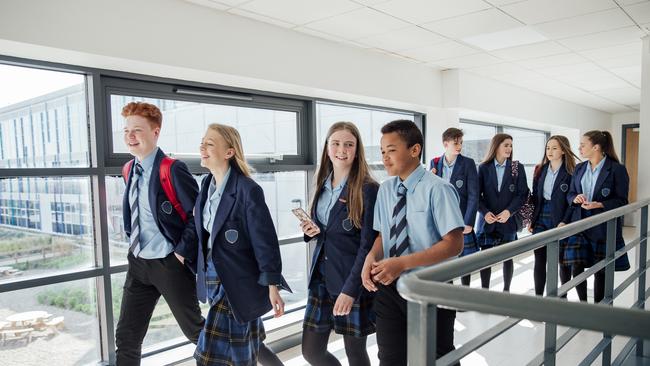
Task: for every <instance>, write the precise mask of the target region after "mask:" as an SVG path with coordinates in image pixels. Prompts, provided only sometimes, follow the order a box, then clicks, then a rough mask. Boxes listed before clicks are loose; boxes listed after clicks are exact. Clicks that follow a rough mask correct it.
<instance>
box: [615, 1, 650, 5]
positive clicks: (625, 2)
mask: <svg viewBox="0 0 650 366" xmlns="http://www.w3.org/2000/svg"><path fill="white" fill-rule="evenodd" d="M648 1H650V0H618V3H619V4H621V5H632V4H638V3H644V2H648Z"/></svg>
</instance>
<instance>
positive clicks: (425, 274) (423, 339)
mask: <svg viewBox="0 0 650 366" xmlns="http://www.w3.org/2000/svg"><path fill="white" fill-rule="evenodd" d="M648 205H650V198H645V199H642V200H639V201H637V202H635V203H632V204H629V205H626V206H623V207H619V208H617V209H613V210H610V211H607V212H604V213H601V214H598V215H594V216H591V217H589V218H586V219H583V220H580V221H578V222H575V223H571V224H569V225H566V226H563V227H561V228H555V229H551V230H548V231H545V232H542V233H539V234H535V235H531V236H527V237H525V238H522V239H520V240H516V241H514V242H511V243H507V244H504V245H501V246H499V247H496V248H492V249H490V250H488V251H481V252H479V253H475V254H472V255H470V256H466V257H462V258H458V259H455V260H453V261H447V262H444V263H440V264H437V265H435V266H432V267H428V268H423V269H420V270H416V271H413V272H410V273H407V274H404V275H402V277H401V278H400V280H399V282H398V284H397V288H398V290H399V292H400V294H401V295H402V296H403V297H404V298H405V299H407V300H408V301H409V303H408V327H409V330H408V337H409V338H408V342H409V351H408V357H409V364H410V365H437V364H443V365H448V364H454V363H456V362H458V361H459V360H460V359H461V358H462V357H464V356H466V355H467V354H469V353H470V352H472V351H473V350H475V349H477V348H479V347H480V346H482V345H483V344H485V343H487V342H489V341H491V340H492V339H494V338H496V337H497V336H499V335H500V334H502V333H503V332H505V331H507V330H508V329H510V328H511V327H512V326H514V325H515V324H516V323H517V322H519V320H521V319H530V320H534V321H539V322H544V323H545V346H544V350H543V352H542V354H541V355H539V356H537V357H536V358H535V359H533V361H531V362H530V363H529V364H530V365H539V364H542V363H543V364H545V365H555V358H556V353H557V351H558V350H559V348H561V347H563V346H564V345H565V344H566V343H567V342H568V341H569V340H570V339H571V338H573V337H574V336H575V335H576V334H577V333H578V332H579V331H578V330H575V329H569V330H568V331H567V332H565V333H564V334H563V335H561V336H560V337H559V339H557V336H556V335H557V326H558V325H564V326H568V327H573V328H579V329H588V330H593V331H598V332H603V334H604V335H603V340H602V341H601V342H600V343H599V344H598V346H597V347H595V348H594V349H593V351H592V352H590V353H589V355H587V357H586V358H585V360H584V361H583V363H588V361H589V360H592V359H593V358H594V357H598V355H601V354H602V357H603V364H604V365H605V364H606V365H609V364H610V363H611V343H612V336H613V335H614V334H615V335H622V336H627V337H632V338H633V339H631V340H630V341H629V342H628V343H627V345H626V346H625V347H624V349H623V352H628V353H629V352H631V350H632V349H634V348H635V346H636V353H637V355H643V354H644V352H643V339H649V340H650V312H648V311H644V310H643V309H644V306H645V301H646V300H647V298H648V297H649V296H648V295H646V294H647V293H648V292H647V291H646V288H645V275H646V269H647V268H648V267H649V266H650V261H646V253H647V236H648ZM639 209H640V210H641V225H640V234H639V237H638V238H636V239H634V240H632V241H631V242H630V243H628V244H627V245H626V246H625V247H624V248H622V249H619V250H618V251H616V250H615V241H616V226H617V223H618V221H619V220H618V219H619V218H620V217H621V216H623V215H625V214H628V213H632V212H634V211H637V210H639ZM603 223H607V238H606V239H607V240H606V242H607V244H606V247H607V249H606V258H605V259H604V260H603V261H601V262H599V263H597V264H596V265H594V266H593V267H592V268H591V269H590V270H588V271H586V272H584V273H582V274H581V275H580V276H578V277H576V278H574V279H573V280H571V281H569V282H568V283H566V284H564V285H563V286H561V287H560V288H559V289H560V290H561V292H559V295H563V294H565V293H566V292H568V290H569V289H571V288H573V287H575V286H576V285H577V284H579V283H581V282H583V281H584V280H585V279H586V278H587V277H588V276H590V275H592V274H593V273H595V272H596V271H598V270H604V272H605V298H604V299H603V301H602V302H601V303H599V304H587V303H576V302H569V301H566V300H564V299H559V298H558V297H557V296H558V283H557V282H558V281H557V280H558V278H557V277H558V276H557V269H558V251H559V241H560V240H561V239H564V238H566V237H569V236H571V235H575V234H578V233H580V232H582V231H584V230H586V229H588V228H591V227H594V226H596V225H600V224H603ZM541 247H546V249H547V253H548V254H547V260H548V262H547V264H548V281H547V296H546V297H540V296H529V295H519V294H511V293H501V292H492V291H489V290H485V289H476V288H470V287H468V286H455V285H453V284H449V283H448V281H450V280H452V279H454V278H457V277H460V276H463V275H466V274H469V273H472V272H476V271H478V270H481V269H483V268H485V267H489V266H492V265H495V264H498V263H501V262H503V261H505V260H508V259H510V258H512V257H515V256H517V255H520V254H523V253H526V252H530V251H532V250H535V249H538V248H541ZM633 247H637V248H638V249H639V251H638V253H639V258H638V260H637V266H638V268H637V269H636V271H634V272H633V273H632V275H631V276H630V277H629V278H627V279H626V280H624V281H623V283H622V284H621V285H619V286H618V288H616V289H614V261H615V259H616V258H618V257H620V256H622V255H624V254H625V253H626V252H627V251H629V250H630V249H631V248H633ZM634 281H637V282H638V286H637V291H636V302H635V304H634V305H633V308H632V309H625V308H615V307H612V306H611V305H609V304H611V303H612V301H613V299H614V298H615V297H616V296H617V295H619V294H620V293H621V292H622V291H623V290H624V289H625V288H626V287H628V286H629V285H630V284H632V283H633V282H634ZM436 305H440V306H442V307H451V308H457V309H464V310H473V311H478V312H482V313H489V314H496V315H503V316H508V317H511V318H510V319H506V320H504V321H503V322H501V323H499V324H497V325H496V326H494V327H493V328H491V329H488V330H487V331H485V332H484V333H483V334H481V335H479V336H477V337H475V338H474V339H472V340H470V341H468V342H466V343H465V345H463V346H462V347H460V348H459V349H457V350H455V351H453V352H451V353H449V354H447V355H445V356H443V357H441V358H440V359H438V360H436V357H435V355H436V350H435V338H436V330H435V328H436V327H435V319H436V312H437V310H436ZM558 342H559V343H560V344H559V347H558ZM646 351H648V350H647V349H646ZM625 356H627V354H623V353H621V354H619V355H618V357H617V358H616V360H615V362H620V361H621V360H623V359H624V358H625ZM540 360H543V361H540Z"/></svg>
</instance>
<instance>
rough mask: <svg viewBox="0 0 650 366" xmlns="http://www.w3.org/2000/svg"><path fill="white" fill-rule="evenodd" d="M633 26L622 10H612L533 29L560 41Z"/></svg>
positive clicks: (554, 22) (550, 23)
mask: <svg viewBox="0 0 650 366" xmlns="http://www.w3.org/2000/svg"><path fill="white" fill-rule="evenodd" d="M633 25H634V22H633V21H632V20H631V19H630V18H629V17H628V16H627V15H626V14H625V13H624V12H623V11H622V10H621V9H610V10H605V11H599V12H597V13H592V14H586V15H580V16H577V17H573V18H568V19H562V20H556V21H552V22H547V23H542V24H537V25H535V26H533V28H534V29H536V30H537V31H539V32H540V33H542V34H544V35H545V36H547V37H548V38H551V39H559V38H567V37H572V36H579V35H585V34H589V33H597V32H602V31H607V30H611V29H616V28H622V27H625V26H633Z"/></svg>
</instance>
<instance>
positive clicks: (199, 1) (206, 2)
mask: <svg viewBox="0 0 650 366" xmlns="http://www.w3.org/2000/svg"><path fill="white" fill-rule="evenodd" d="M185 1H187V2H188V3H192V4H196V5H201V6H205V7H208V8H212V9H217V10H226V9H229V8H230V6H229V5H225V4H221V3H217V2H214V1H211V0H185Z"/></svg>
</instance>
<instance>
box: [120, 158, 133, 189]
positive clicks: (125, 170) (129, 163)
mask: <svg viewBox="0 0 650 366" xmlns="http://www.w3.org/2000/svg"><path fill="white" fill-rule="evenodd" d="M133 160H134V159H131V160H129V161H127V162H126V164H124V165H123V166H122V177H123V178H124V184H127V183H128V182H129V174H130V173H131V168H132V167H133Z"/></svg>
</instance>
